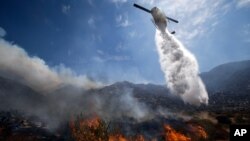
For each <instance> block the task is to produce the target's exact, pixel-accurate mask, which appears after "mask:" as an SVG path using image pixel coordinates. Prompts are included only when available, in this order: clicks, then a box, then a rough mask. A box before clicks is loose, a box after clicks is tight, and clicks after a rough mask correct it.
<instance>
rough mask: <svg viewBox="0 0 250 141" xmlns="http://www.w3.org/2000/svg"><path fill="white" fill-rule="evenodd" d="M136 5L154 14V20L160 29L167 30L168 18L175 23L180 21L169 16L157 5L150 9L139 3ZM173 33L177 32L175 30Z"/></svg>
mask: <svg viewBox="0 0 250 141" xmlns="http://www.w3.org/2000/svg"><path fill="white" fill-rule="evenodd" d="M134 7H136V8H139V9H141V10H143V11H145V12H148V13H150V14H151V15H152V16H153V19H152V22H153V23H154V25H155V26H156V28H158V29H159V30H160V31H162V32H165V29H166V27H167V20H168V21H172V22H175V23H179V22H178V21H177V20H175V19H173V18H170V17H167V16H166V15H165V13H164V12H163V11H161V10H160V9H159V8H157V7H153V8H152V9H151V10H148V9H146V8H144V7H142V6H140V5H138V4H134ZM171 33H172V34H175V31H173V32H171Z"/></svg>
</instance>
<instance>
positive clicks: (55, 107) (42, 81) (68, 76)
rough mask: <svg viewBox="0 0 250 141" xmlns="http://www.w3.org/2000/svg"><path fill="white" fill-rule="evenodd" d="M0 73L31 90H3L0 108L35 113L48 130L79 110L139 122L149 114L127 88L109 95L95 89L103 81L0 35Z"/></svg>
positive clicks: (16, 88)
mask: <svg viewBox="0 0 250 141" xmlns="http://www.w3.org/2000/svg"><path fill="white" fill-rule="evenodd" d="M0 76H4V77H7V78H11V80H14V81H10V82H15V81H18V82H21V83H22V84H25V85H26V86H28V87H30V88H32V89H33V90H35V91H32V90H30V89H27V88H26V87H23V86H22V85H21V86H16V85H15V84H13V88H14V89H13V90H10V89H3V91H0V96H1V97H3V99H4V102H3V103H0V107H4V108H0V110H8V109H17V110H21V111H24V112H25V114H27V115H34V116H37V117H39V118H40V119H41V120H42V121H43V122H45V123H46V124H47V126H48V128H49V129H50V130H54V129H56V128H58V126H59V125H60V124H61V123H63V122H65V121H67V120H69V118H70V117H71V116H74V115H77V114H80V113H84V114H86V115H92V114H97V115H98V116H100V117H101V118H103V119H105V120H109V121H110V120H113V119H121V118H123V117H127V118H133V119H135V120H137V121H141V120H144V118H145V117H147V118H148V117H149V115H150V112H149V110H148V108H147V107H146V105H144V104H143V103H140V102H139V101H138V100H137V99H136V98H134V96H133V91H132V90H131V89H127V88H126V89H122V90H119V91H115V92H114V93H110V94H109V91H107V92H102V91H99V90H101V89H98V88H100V87H101V86H103V84H101V83H99V82H96V81H93V80H90V79H88V77H87V76H86V75H76V74H75V73H74V72H73V71H72V70H71V69H69V68H66V67H65V66H64V65H58V66H55V67H49V66H48V65H47V64H46V62H45V61H44V60H42V59H40V58H38V57H36V56H29V55H28V54H27V52H26V51H25V50H24V49H22V48H21V47H19V46H18V45H14V44H12V43H9V42H8V41H5V40H4V39H1V38H0ZM0 78H1V77H0ZM7 80H9V79H7ZM3 83H5V82H3ZM93 88H95V89H93ZM88 89H89V90H88ZM41 93H42V94H46V95H41ZM5 95H6V96H5Z"/></svg>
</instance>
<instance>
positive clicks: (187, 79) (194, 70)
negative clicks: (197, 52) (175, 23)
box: [155, 30, 208, 105]
mask: <svg viewBox="0 0 250 141" xmlns="http://www.w3.org/2000/svg"><path fill="white" fill-rule="evenodd" d="M155 40H156V45H157V50H158V53H159V56H160V59H159V61H160V64H161V69H162V71H163V72H164V75H165V79H166V81H167V86H168V88H169V89H170V91H171V92H172V93H173V94H175V95H179V96H180V97H181V98H182V99H183V101H184V102H185V103H189V104H193V105H200V104H202V103H203V104H208V94H207V91H206V88H205V86H204V84H203V82H202V80H201V78H200V77H199V74H198V73H199V70H198V63H197V61H196V58H195V57H194V55H192V54H191V53H190V52H189V51H188V50H187V49H186V48H185V47H184V46H183V45H182V44H181V43H180V42H179V41H178V40H177V39H176V38H175V37H174V36H172V35H171V34H170V33H169V31H168V30H166V32H160V31H158V30H157V31H156V35H155Z"/></svg>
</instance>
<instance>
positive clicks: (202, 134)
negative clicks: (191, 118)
mask: <svg viewBox="0 0 250 141" xmlns="http://www.w3.org/2000/svg"><path fill="white" fill-rule="evenodd" d="M189 126H190V128H191V131H192V132H193V133H194V135H195V136H196V138H200V139H207V138H208V135H207V133H206V131H205V130H204V128H203V127H201V126H199V125H194V124H189Z"/></svg>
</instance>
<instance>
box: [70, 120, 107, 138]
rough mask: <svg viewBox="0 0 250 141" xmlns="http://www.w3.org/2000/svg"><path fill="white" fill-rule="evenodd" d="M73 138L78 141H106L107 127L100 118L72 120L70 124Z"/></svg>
mask: <svg viewBox="0 0 250 141" xmlns="http://www.w3.org/2000/svg"><path fill="white" fill-rule="evenodd" d="M69 126H70V129H71V133H72V136H73V138H74V139H75V140H76V141H106V140H108V133H107V126H106V124H105V123H104V122H102V121H101V119H100V118H99V117H93V118H87V119H81V118H78V119H77V120H76V121H74V120H72V121H71V122H70V124H69Z"/></svg>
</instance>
